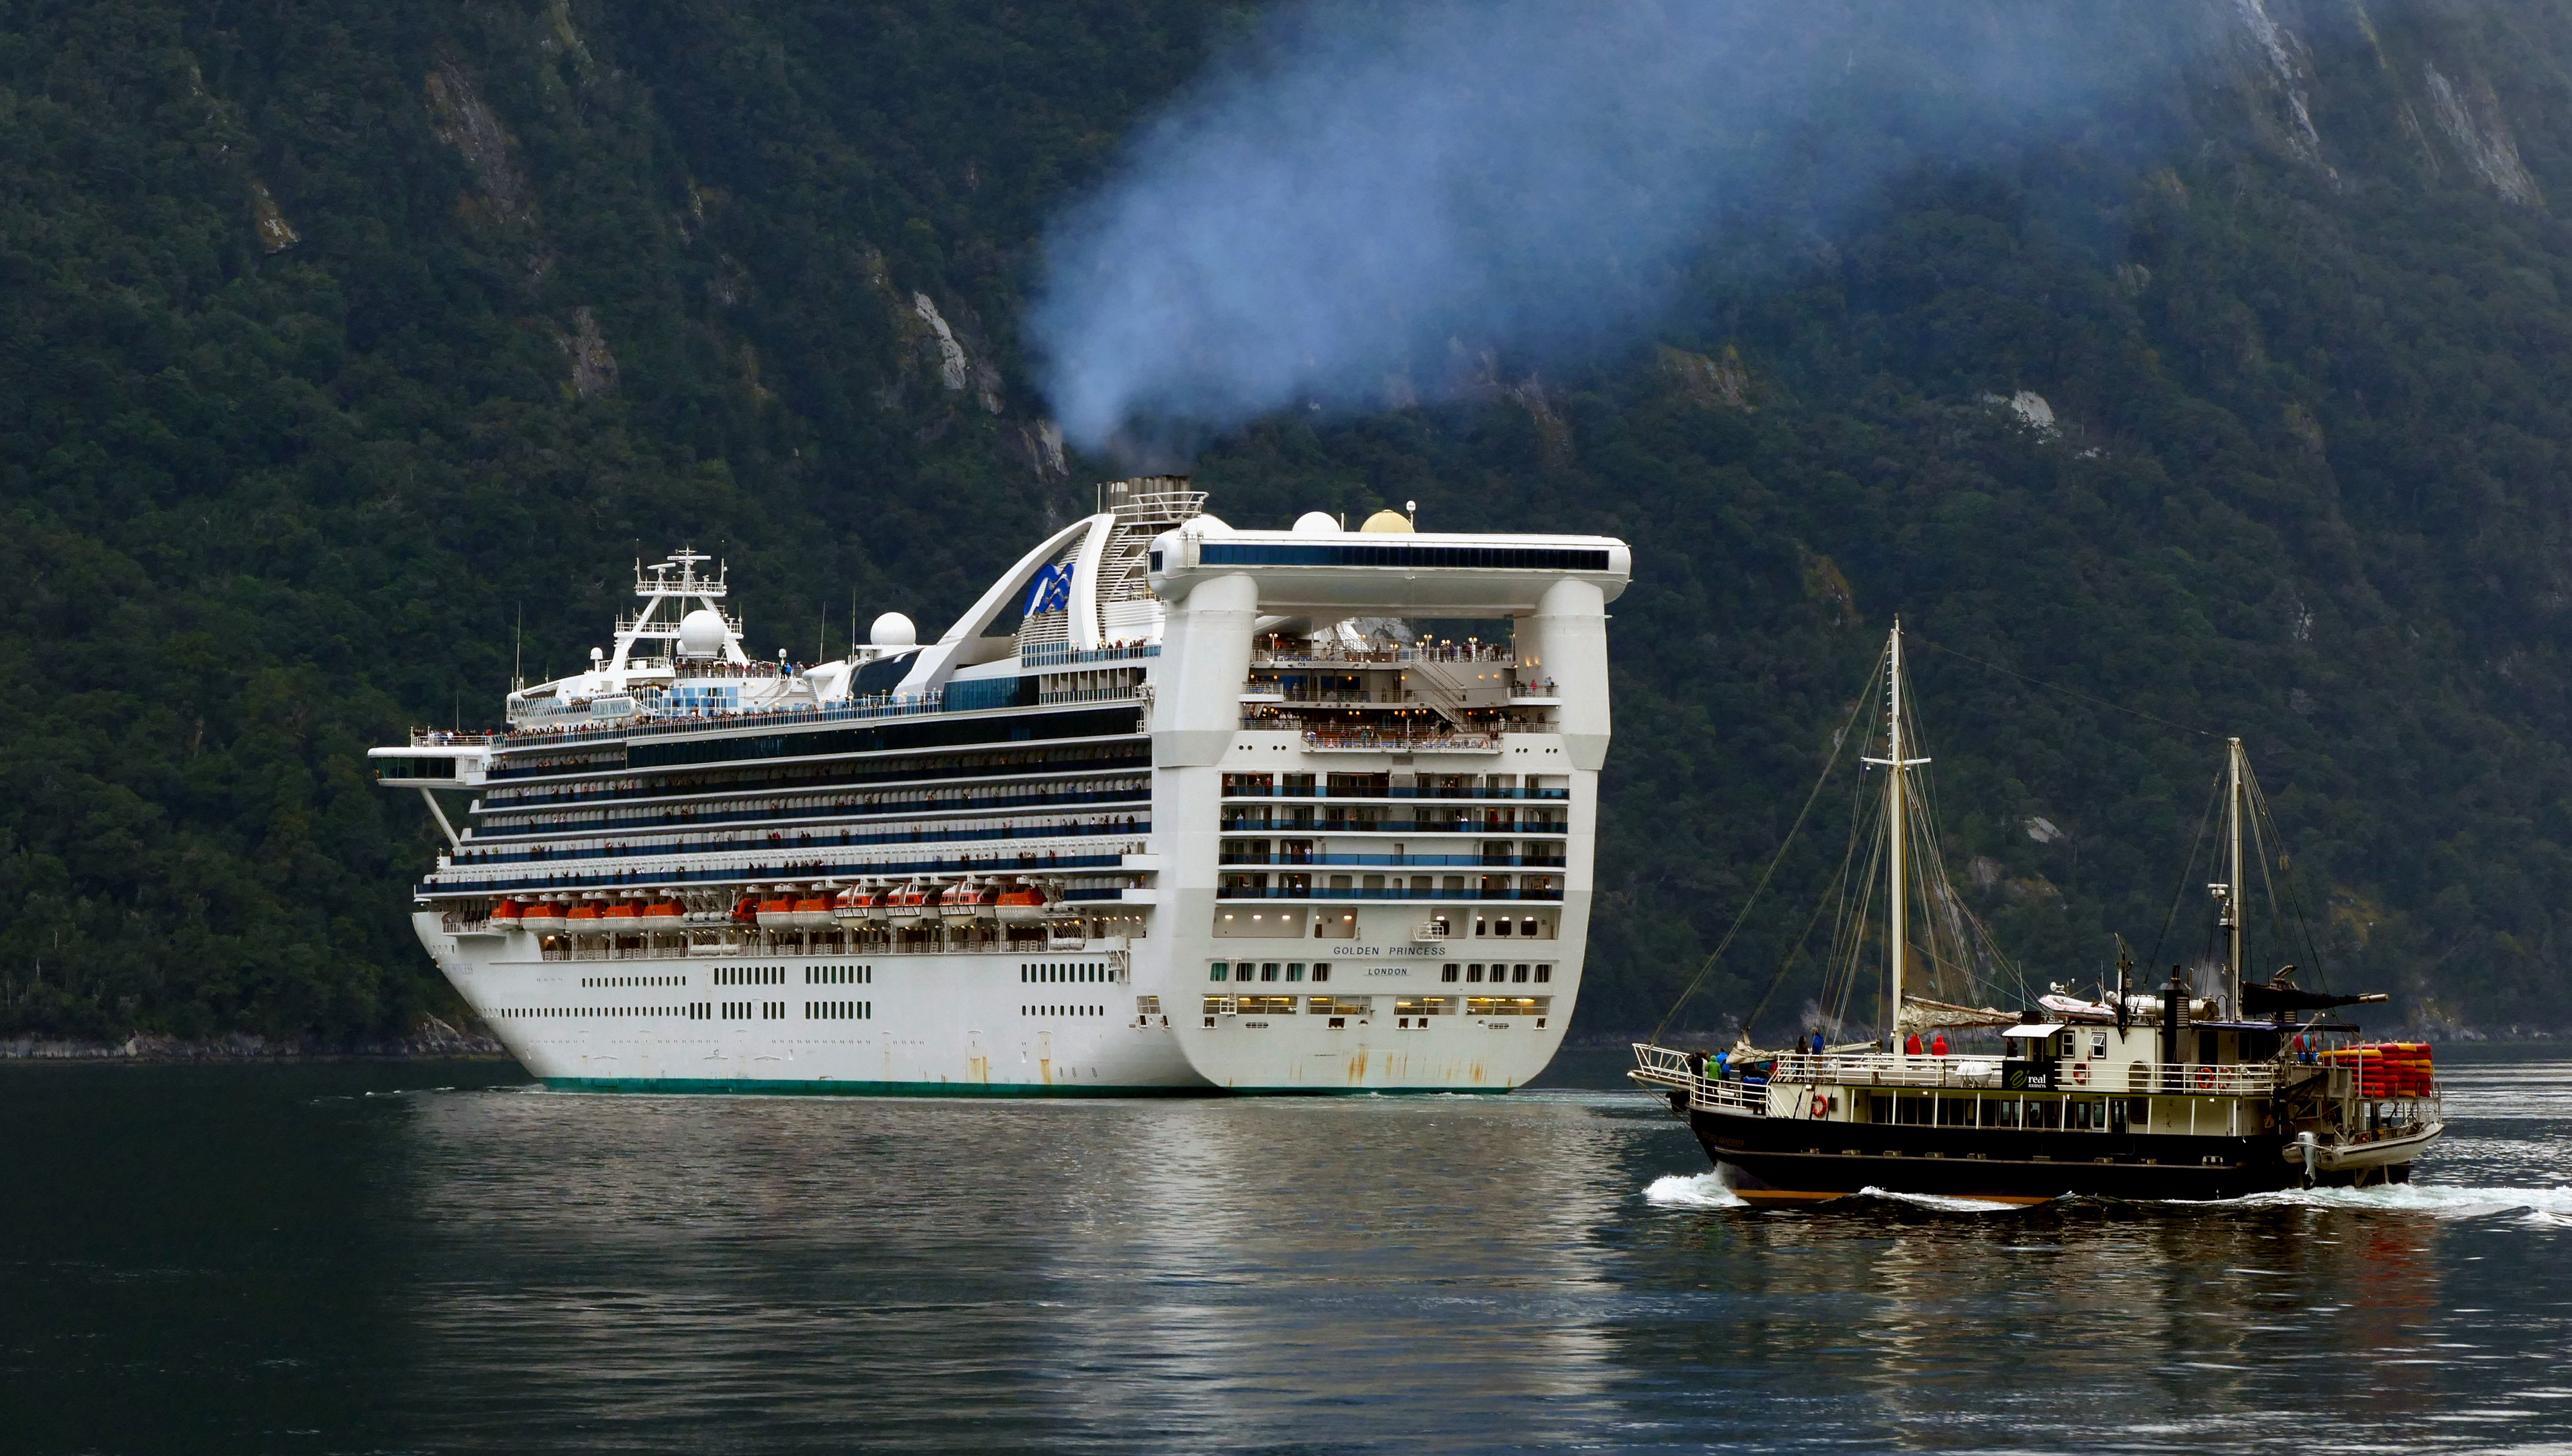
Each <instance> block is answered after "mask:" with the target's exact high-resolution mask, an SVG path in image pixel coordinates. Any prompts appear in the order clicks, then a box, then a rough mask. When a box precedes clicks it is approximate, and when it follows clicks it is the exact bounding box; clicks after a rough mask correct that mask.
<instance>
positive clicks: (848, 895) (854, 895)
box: [831, 885, 867, 925]
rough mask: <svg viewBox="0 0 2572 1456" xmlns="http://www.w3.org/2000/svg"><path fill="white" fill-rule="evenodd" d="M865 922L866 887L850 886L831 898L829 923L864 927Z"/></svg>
mask: <svg viewBox="0 0 2572 1456" xmlns="http://www.w3.org/2000/svg"><path fill="white" fill-rule="evenodd" d="M866 922H867V887H866V886H865V885H851V886H849V887H848V888H847V889H845V890H842V891H840V892H839V893H838V894H836V895H833V896H832V897H831V923H832V924H834V925H864V924H865V923H866Z"/></svg>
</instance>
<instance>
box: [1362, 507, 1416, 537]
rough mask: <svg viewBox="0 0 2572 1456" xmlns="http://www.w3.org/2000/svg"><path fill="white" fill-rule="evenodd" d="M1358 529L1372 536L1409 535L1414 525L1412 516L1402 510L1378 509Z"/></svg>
mask: <svg viewBox="0 0 2572 1456" xmlns="http://www.w3.org/2000/svg"><path fill="white" fill-rule="evenodd" d="M1358 529H1359V530H1360V531H1363V532H1366V533H1367V534H1368V535H1371V536H1388V535H1393V536H1408V535H1410V534H1411V532H1412V525H1411V518H1410V517H1409V516H1406V515H1404V514H1403V513H1402V512H1400V511H1378V512H1376V513H1375V514H1374V515H1372V516H1369V517H1367V518H1366V524H1365V525H1363V526H1360V527H1359V528H1358Z"/></svg>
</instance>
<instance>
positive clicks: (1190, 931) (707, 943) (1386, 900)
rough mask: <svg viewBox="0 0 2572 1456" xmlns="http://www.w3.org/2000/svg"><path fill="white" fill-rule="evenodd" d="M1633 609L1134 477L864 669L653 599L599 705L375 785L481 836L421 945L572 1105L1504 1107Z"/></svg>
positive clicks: (1377, 525) (1541, 990)
mask: <svg viewBox="0 0 2572 1456" xmlns="http://www.w3.org/2000/svg"><path fill="white" fill-rule="evenodd" d="M709 567H712V568H713V569H711V570H709ZM1630 568H1631V554H1630V552H1629V551H1628V549H1627V548H1626V546H1625V544H1624V543H1622V542H1620V541H1616V540H1613V539H1610V538H1606V537H1591V536H1556V535H1525V534H1440V533H1433V532H1422V531H1418V530H1416V529H1415V520H1414V518H1413V517H1412V516H1410V515H1406V514H1404V513H1401V512H1395V511H1380V512H1378V513H1376V514H1375V515H1374V516H1373V517H1372V518H1370V519H1368V520H1367V521H1365V522H1364V523H1363V524H1362V525H1360V526H1359V527H1358V528H1357V529H1354V530H1352V529H1349V528H1348V526H1347V524H1346V522H1345V521H1344V520H1342V519H1337V518H1334V517H1332V516H1329V515H1326V514H1324V513H1321V512H1310V513H1307V514H1306V515H1305V516H1303V517H1302V518H1301V519H1300V520H1298V521H1297V522H1296V523H1295V524H1294V526H1293V527H1292V528H1291V529H1289V530H1283V531H1275V530H1237V529H1234V528H1233V527H1231V526H1228V525H1226V524H1225V523H1224V522H1223V521H1221V520H1220V519H1218V518H1216V517H1215V516H1212V515H1209V514H1207V513H1206V511H1205V496H1204V493H1203V492H1201V491H1198V490H1194V489H1192V488H1190V486H1189V484H1188V482H1187V481H1186V480H1185V479H1184V478H1180V477H1151V478H1144V479H1137V480H1127V481H1119V482H1115V483H1112V484H1108V485H1103V486H1101V487H1100V488H1099V499H1098V502H1097V509H1096V511H1095V512H1094V513H1093V514H1091V515H1089V516H1087V517H1085V518H1083V519H1081V520H1079V521H1076V522H1073V523H1072V524H1070V525H1068V526H1066V527H1064V528H1063V529H1061V530H1059V531H1057V532H1055V533H1053V534H1052V535H1051V536H1049V537H1047V538H1046V539H1045V540H1043V541H1040V542H1038V543H1037V544H1036V545H1035V546H1034V547H1033V549H1031V550H1029V551H1028V552H1027V553H1026V554H1025V555H1024V556H1021V557H1020V558H1019V559H1018V560H1017V562H1016V564H1015V565H1013V566H1011V567H1010V568H1009V569H1008V571H1007V572H1006V573H1005V574H1003V575H1002V576H1001V577H1000V578H999V579H998V580H997V581H995V582H993V583H992V584H991V586H990V589H989V590H988V591H986V592H984V593H983V594H982V596H981V598H980V600H978V601H976V602H975V603H974V604H973V606H972V608H971V609H970V610H969V611H967V612H965V613H964V616H962V617H960V618H958V619H957V621H956V622H955V624H954V625H953V626H951V627H949V628H948V629H947V631H946V632H945V633H944V634H943V635H941V636H940V637H938V638H937V639H936V640H935V641H934V642H929V643H923V642H922V641H921V640H920V635H919V633H918V632H917V631H916V630H915V628H914V627H913V625H912V623H911V622H910V621H909V620H908V619H906V618H904V617H902V616H900V615H898V614H893V613H887V614H886V615H884V616H882V617H880V618H878V619H877V620H876V622H875V625H874V629H873V631H872V632H871V633H870V638H871V641H870V642H869V643H868V644H867V645H865V646H863V647H859V648H857V649H855V650H854V651H852V652H851V653H850V655H849V656H848V657H847V658H845V659H843V660H841V661H837V662H830V663H821V664H812V665H805V664H798V663H794V662H791V661H788V660H787V659H786V658H785V657H784V655H783V654H781V655H780V656H779V658H778V659H777V660H776V661H774V662H770V661H762V660H757V659H754V658H753V657H752V656H751V655H750V654H749V653H748V652H746V651H745V650H744V647H743V643H742V630H741V622H740V619H739V617H738V616H736V615H735V614H734V613H733V612H732V610H731V608H730V607H729V605H728V603H729V599H730V592H731V590H732V588H731V584H730V583H729V582H728V580H727V575H728V573H727V572H726V571H725V570H724V569H723V568H722V566H721V565H720V564H718V563H712V562H710V561H709V559H708V558H707V557H705V556H703V555H700V554H698V553H697V552H694V551H692V550H681V551H678V552H675V553H673V554H672V555H671V556H670V557H669V559H668V560H666V561H661V562H657V563H651V564H648V565H646V564H641V563H638V564H637V569H636V574H635V595H636V597H637V599H638V605H637V606H636V608H635V609H634V610H633V611H632V612H631V613H630V614H627V615H624V616H622V617H620V618H619V620H618V621H617V623H616V625H615V632H614V636H613V645H612V646H611V647H602V648H596V649H593V650H592V651H591V653H590V666H589V668H588V670H587V671H586V672H583V673H579V674H576V675H573V676H570V677H566V678H561V679H557V680H555V681H552V682H547V683H539V684H534V685H521V686H517V687H514V688H513V689H512V691H511V692H510V693H509V695H508V697H507V700H506V703H505V721H504V725H503V727H502V728H499V729H498V730H496V731H491V732H483V733H467V732H447V731H437V730H425V729H423V730H417V731H414V732H412V733H411V734H410V740H409V741H408V742H406V743H403V744H400V745H397V746H387V747H381V748H376V749H373V750H371V751H370V753H369V757H370V759H371V762H372V767H373V770H374V773H375V776H376V778H377V781H378V782H380V783H381V784H382V785H383V786H384V787H386V788H391V789H402V790H417V791H418V792H419V794H420V796H421V797H422V798H423V799H424V800H426V802H427V806H428V811H429V813H430V814H431V815H432V816H434V818H435V820H436V823H437V826H438V828H439V831H440V832H441V833H442V834H443V835H444V837H445V839H446V846H445V848H444V849H443V850H442V851H441V852H440V853H439V854H438V855H437V861H436V864H435V866H434V867H433V868H432V869H431V870H430V871H429V872H428V873H427V875H426V877H425V878H424V879H422V880H421V881H420V882H419V883H418V884H417V886H416V887H415V892H414V909H413V915H412V923H413V925H414V927H415V928H416V930H417V933H418V935H419V939H420V942H421V944H422V945H424V946H425V947H427V949H428V953H429V955H430V956H431V957H432V958H433V959H434V960H435V961H436V963H437V966H438V968H439V969H440V970H441V971H442V972H444V974H445V975H446V976H447V978H448V979H449V980H450V981H451V982H453V984H454V985H455V987H456V989H457V990H458V991H459V992H460V993H461V994H462V996H463V997H464V999H465V1000H466V1001H467V1002H468V1003H469V1004H470V1005H471V1006H472V1008H473V1009H474V1011H475V1012H477V1013H478V1014H479V1015H480V1016H481V1018H482V1019H483V1021H484V1022H485V1024H487V1025H488V1027H489V1028H490V1030H491V1032H492V1033H493V1034H494V1035H495V1036H497V1037H498V1038H499V1039H500V1041H501V1042H502V1043H503V1044H505V1045H506V1046H507V1047H508V1049H509V1051H510V1052H511V1053H512V1054H513V1055H514V1056H516V1057H517V1059H518V1060H519V1061H520V1062H521V1063H523V1064H524V1065H525V1066H526V1067H527V1068H528V1069H529V1071H531V1072H532V1073H534V1074H535V1075H536V1076H538V1077H540V1078H541V1079H543V1080H544V1082H545V1083H546V1084H547V1085H549V1086H551V1087H555V1088H562V1089H574V1090H592V1091H622V1092H776V1093H826V1094H855V1095H880V1096H905V1095H910V1096H950V1095H977V1096H978V1095H994V1096H1101V1095H1105V1096H1127V1095H1138V1094H1185V1093H1199V1092H1232V1093H1287V1094H1292V1093H1308V1094H1309V1093H1376V1092H1505V1091H1507V1090H1509V1089H1510V1088H1512V1087H1516V1086H1519V1085H1521V1084H1523V1083H1525V1082H1526V1081H1528V1079H1530V1078H1532V1077H1534V1076H1535V1075H1536V1074H1537V1073H1538V1072H1539V1071H1541V1070H1543V1068H1544V1067H1545V1065H1546V1063H1547V1062H1548V1061H1549V1060H1551V1059H1552V1057H1553V1055H1554V1053H1555V1050H1556V1049H1557V1047H1559V1046H1560V1045H1561V1043H1562V1040H1563V1035H1564V1030H1565V1027H1566V1025H1567V1023H1568V1022H1569V1021H1570V1019H1571V1015H1572V1010H1573V1005H1574V1002H1575V1000H1576V999H1577V998H1578V996H1579V995H1580V991H1581V973H1582V951H1583V946H1584V940H1585V936H1586V934H1587V930H1588V926H1589V919H1590V906H1591V861H1592V849H1593V843H1594V838H1595V834H1596V829H1597V817H1598V792H1597V785H1598V773H1599V768H1600V764H1601V762H1602V760H1603V759H1604V758H1605V757H1606V755H1607V751H1608V727H1609V724H1608V663H1607V639H1606V623H1607V607H1608V603H1609V602H1612V601H1614V600H1615V598H1616V597H1617V595H1618V594H1619V593H1620V592H1621V591H1622V590H1623V589H1624V586H1625V583H1626V581H1627V578H1628V575H1629V572H1630ZM441 792H447V793H452V794H457V795H470V798H469V800H468V801H466V802H465V803H464V804H463V805H462V813H461V815H460V817H459V816H454V815H450V814H449V813H448V808H449V807H450V806H451V805H450V804H449V803H447V802H441V800H440V798H439V795H440V793H441Z"/></svg>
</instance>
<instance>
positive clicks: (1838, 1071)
mask: <svg viewBox="0 0 2572 1456" xmlns="http://www.w3.org/2000/svg"><path fill="white" fill-rule="evenodd" d="M2043 1065H2044V1066H2045V1068H2046V1070H2047V1073H2048V1075H2047V1076H2046V1078H2045V1079H2044V1081H2045V1082H2046V1084H2047V1085H2046V1086H2045V1087H2044V1088H2042V1089H2038V1090H2042V1091H2048V1092H2158V1093H2163V1094H2165V1095H2177V1094H2186V1093H2193V1094H2197V1095H2199V1096H2204V1097H2266V1096H2268V1095H2269V1094H2271V1093H2273V1092H2275V1091H2276V1090H2277V1069H2276V1067H2275V1065H2274V1064H2272V1063H2268V1062H2224V1063H2211V1064H2210V1063H2200V1062H2106V1061H2095V1062H2094V1061H2088V1060H2085V1059H2082V1058H2079V1057H2064V1058H2060V1059H2057V1060H2055V1061H2052V1062H2048V1063H2045V1064H2043ZM2003 1067H2004V1062H2003V1059H2001V1058H1999V1057H1993V1056H1970V1055H1968V1056H1952V1055H1951V1056H1945V1057H1931V1056H1919V1057H1913V1056H1905V1055H1902V1054H1900V1053H1894V1052H1858V1053H1824V1054H1822V1055H1820V1056H1811V1055H1807V1054H1802V1053H1797V1054H1793V1055H1789V1056H1783V1057H1779V1058H1778V1059H1777V1063H1776V1068H1775V1070H1774V1071H1773V1072H1772V1073H1771V1074H1770V1077H1771V1080H1773V1081H1777V1082H1794V1083H1800V1084H1806V1085H1811V1084H1829V1085H1838V1086H1844V1087H1852V1086H1853V1087H1957V1088H1973V1087H1982V1088H1996V1087H1999V1086H2001V1085H2002V1080H2003V1078H2002V1071H2003Z"/></svg>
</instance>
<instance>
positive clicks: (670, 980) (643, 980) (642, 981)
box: [580, 976, 688, 987]
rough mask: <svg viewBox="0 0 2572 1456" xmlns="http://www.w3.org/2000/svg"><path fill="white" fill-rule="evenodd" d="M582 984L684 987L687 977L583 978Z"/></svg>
mask: <svg viewBox="0 0 2572 1456" xmlns="http://www.w3.org/2000/svg"><path fill="white" fill-rule="evenodd" d="M580 984H581V985H582V986H584V987H590V986H600V987H605V986H684V985H686V984H688V978H687V977H685V976H583V977H581V978H580Z"/></svg>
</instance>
